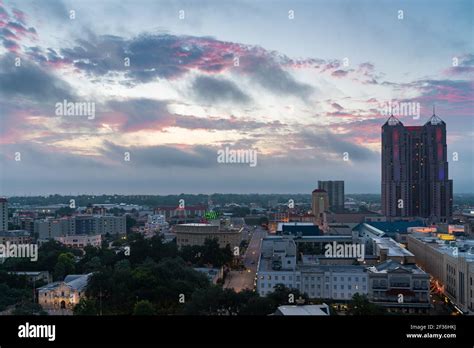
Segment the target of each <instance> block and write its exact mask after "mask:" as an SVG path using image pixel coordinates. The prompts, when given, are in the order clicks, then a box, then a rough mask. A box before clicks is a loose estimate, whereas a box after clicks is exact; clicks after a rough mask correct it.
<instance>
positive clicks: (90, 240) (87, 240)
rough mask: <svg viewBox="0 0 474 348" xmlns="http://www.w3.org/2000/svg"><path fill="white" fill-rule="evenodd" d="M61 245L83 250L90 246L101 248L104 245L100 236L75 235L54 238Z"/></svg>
mask: <svg viewBox="0 0 474 348" xmlns="http://www.w3.org/2000/svg"><path fill="white" fill-rule="evenodd" d="M54 239H55V240H56V241H58V242H59V243H61V244H64V245H65V246H68V247H71V248H78V249H82V248H85V247H86V246H88V245H90V246H93V247H100V246H101V244H102V236H101V235H100V234H98V235H94V236H89V235H74V236H64V237H56V238H54Z"/></svg>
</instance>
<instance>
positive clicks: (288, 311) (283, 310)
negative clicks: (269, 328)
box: [275, 303, 330, 315]
mask: <svg viewBox="0 0 474 348" xmlns="http://www.w3.org/2000/svg"><path fill="white" fill-rule="evenodd" d="M275 314H276V315H330V312H329V306H328V305H327V304H325V303H323V304H321V305H302V306H280V307H278V309H277V311H276V313H275Z"/></svg>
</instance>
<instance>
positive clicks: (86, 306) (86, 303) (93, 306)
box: [73, 298, 98, 315]
mask: <svg viewBox="0 0 474 348" xmlns="http://www.w3.org/2000/svg"><path fill="white" fill-rule="evenodd" d="M73 313H74V315H97V314H98V310H97V303H96V300H95V299H87V298H81V299H80V300H79V303H78V304H77V305H76V306H75V307H74V309H73Z"/></svg>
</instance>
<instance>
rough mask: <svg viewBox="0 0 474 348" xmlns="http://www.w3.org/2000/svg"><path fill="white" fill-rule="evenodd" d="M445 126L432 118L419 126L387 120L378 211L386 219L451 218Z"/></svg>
mask: <svg viewBox="0 0 474 348" xmlns="http://www.w3.org/2000/svg"><path fill="white" fill-rule="evenodd" d="M452 205H453V182H452V180H449V175H448V162H447V145H446V124H445V123H444V122H443V121H442V120H441V119H440V118H439V117H438V116H436V115H434V114H433V116H432V117H431V118H430V119H429V120H428V122H426V123H425V124H424V125H423V126H404V125H403V123H402V122H400V121H399V120H398V119H397V118H395V117H393V116H391V117H390V118H389V119H388V120H387V122H385V124H384V125H383V126H382V211H383V214H384V215H385V216H387V217H388V218H395V219H400V218H410V217H422V218H426V219H427V220H428V221H430V222H448V221H450V220H451V218H452Z"/></svg>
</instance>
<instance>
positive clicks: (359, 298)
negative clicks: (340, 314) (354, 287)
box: [348, 293, 384, 315]
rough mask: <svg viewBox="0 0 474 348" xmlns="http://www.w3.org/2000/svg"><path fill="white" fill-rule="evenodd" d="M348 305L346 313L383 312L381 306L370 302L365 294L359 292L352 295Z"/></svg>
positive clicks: (371, 313)
mask: <svg viewBox="0 0 474 348" xmlns="http://www.w3.org/2000/svg"><path fill="white" fill-rule="evenodd" d="M348 307H349V309H348V313H349V314H351V315H380V314H383V312H384V311H383V309H382V308H381V307H379V306H377V305H376V304H374V303H371V302H370V301H369V299H368V298H367V296H366V295H360V294H359V293H357V294H354V296H352V301H351V302H350V303H349V306H348Z"/></svg>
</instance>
